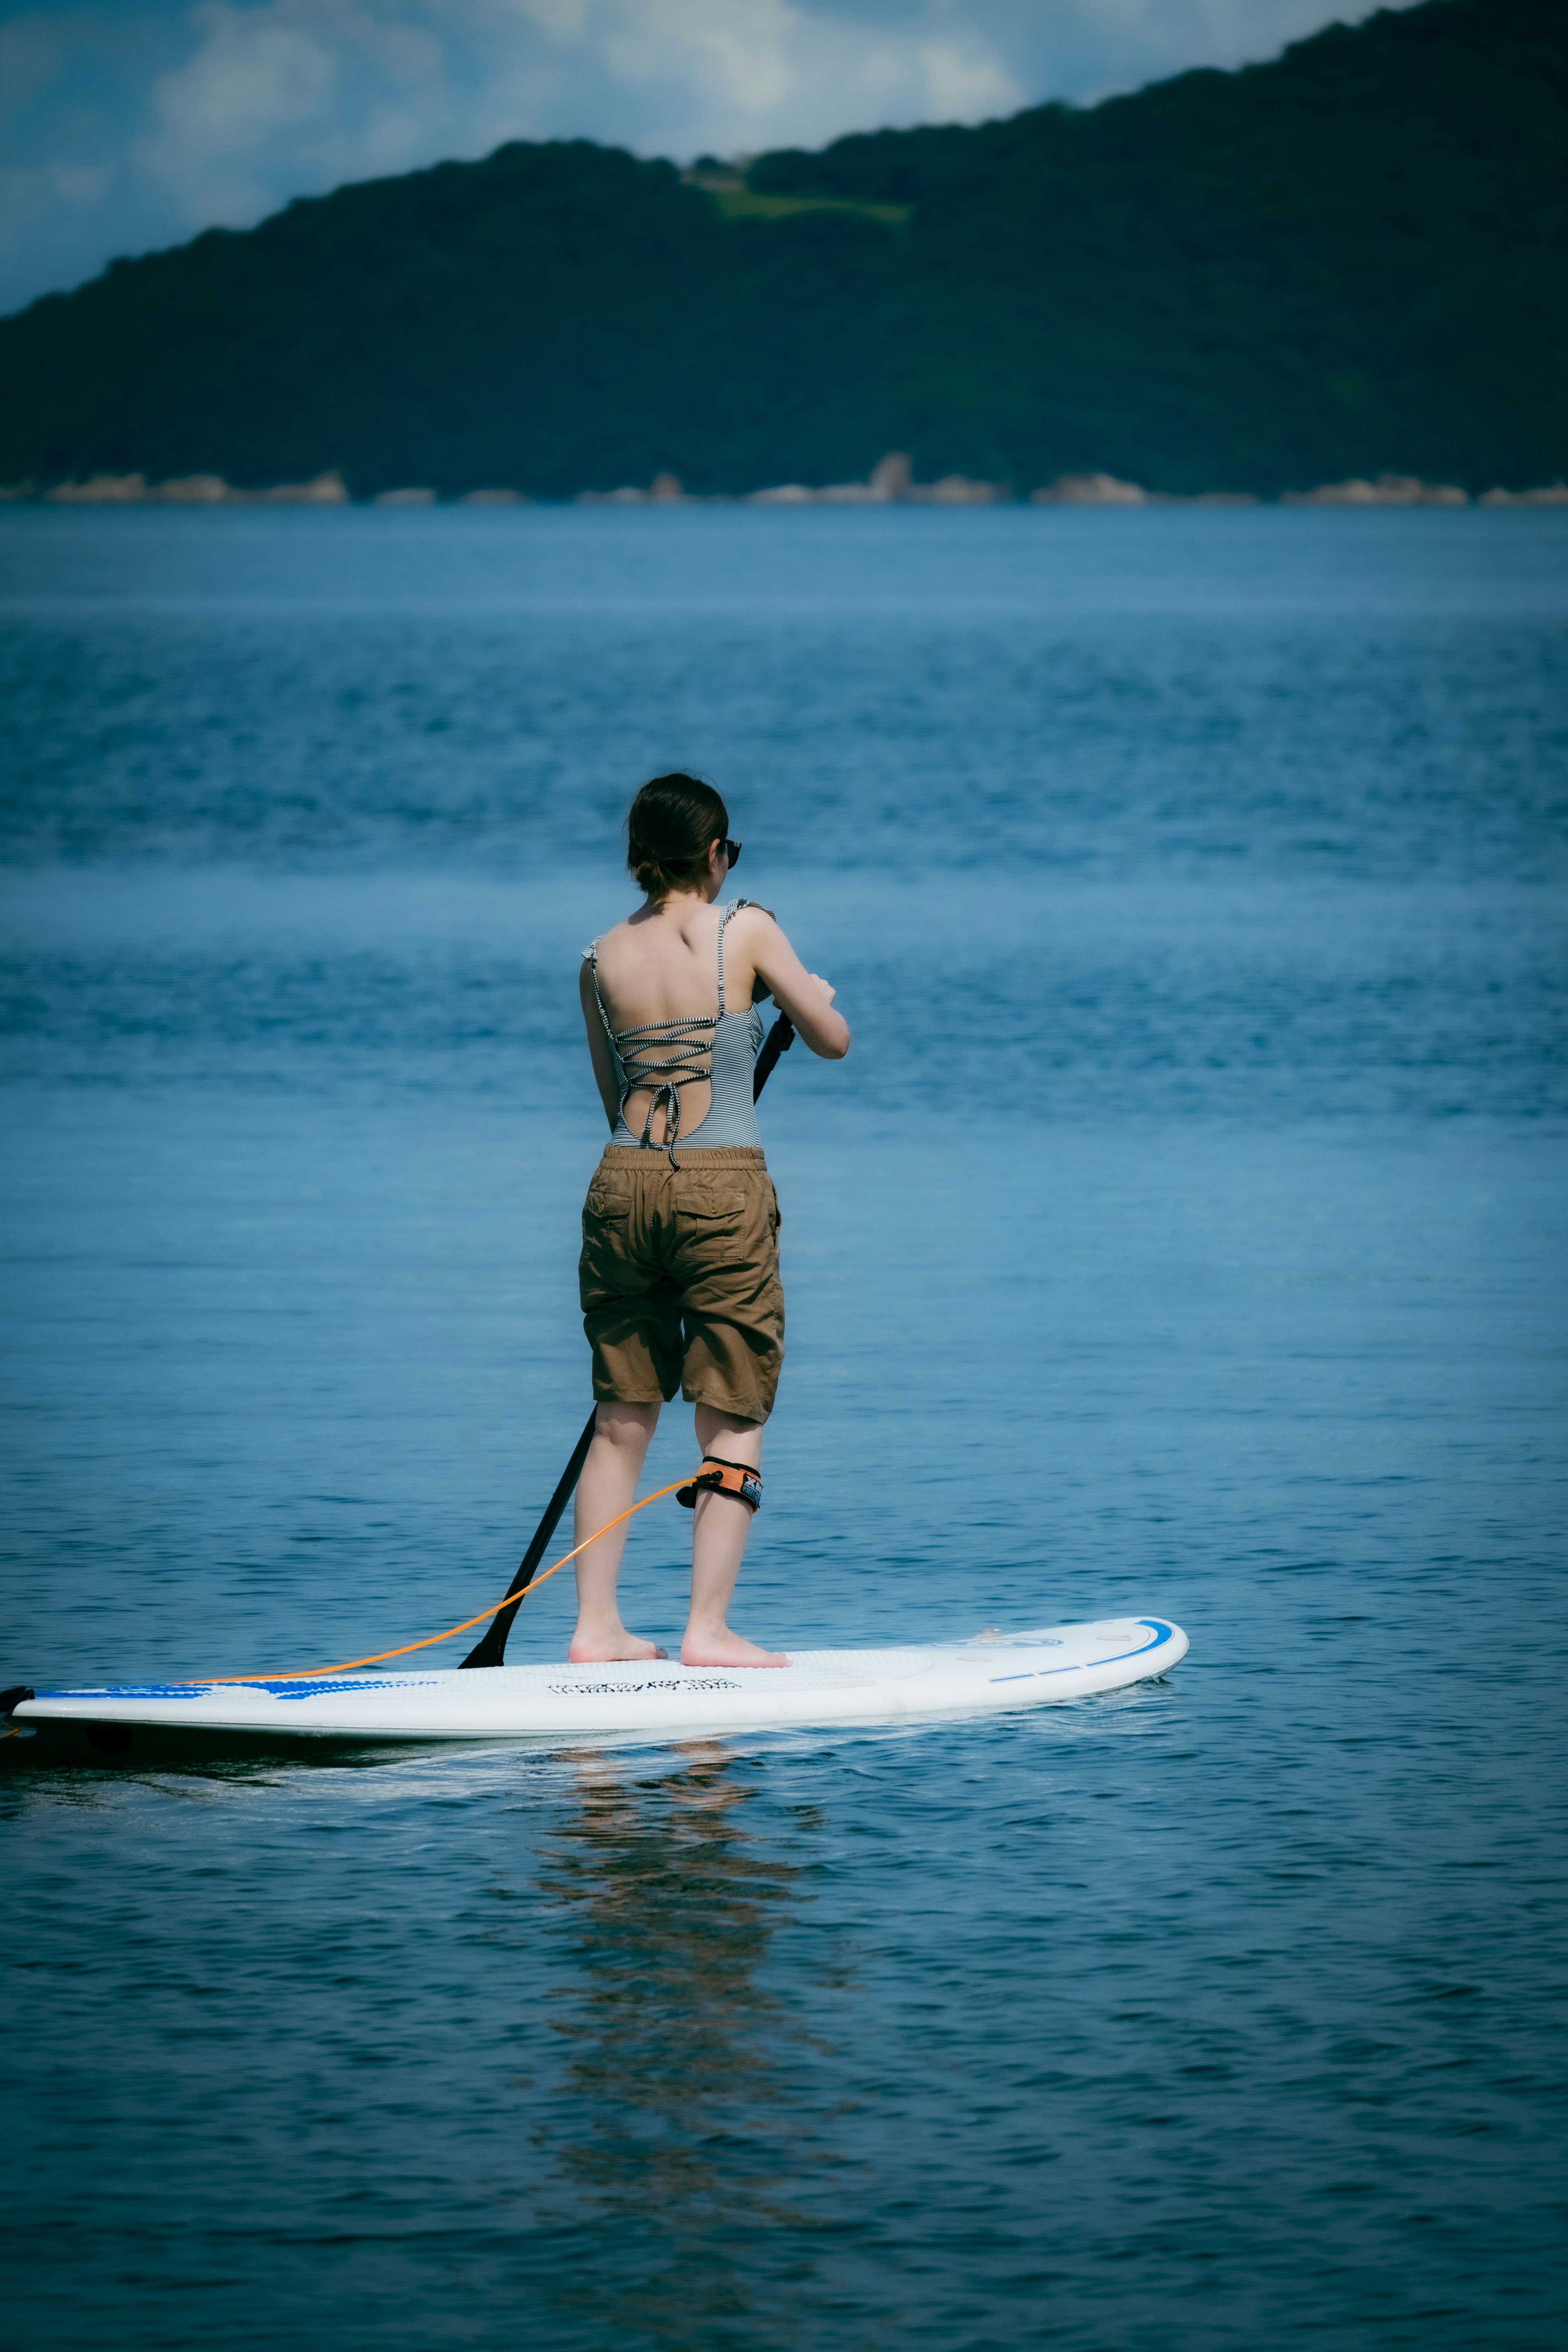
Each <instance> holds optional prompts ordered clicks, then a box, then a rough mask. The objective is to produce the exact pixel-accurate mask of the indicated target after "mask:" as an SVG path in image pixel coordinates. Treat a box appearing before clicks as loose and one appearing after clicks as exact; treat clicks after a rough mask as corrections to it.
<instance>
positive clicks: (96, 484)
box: [44, 474, 147, 507]
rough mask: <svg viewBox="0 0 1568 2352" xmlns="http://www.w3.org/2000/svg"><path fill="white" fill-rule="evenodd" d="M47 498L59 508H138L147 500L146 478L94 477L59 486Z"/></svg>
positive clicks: (102, 475) (47, 493)
mask: <svg viewBox="0 0 1568 2352" xmlns="http://www.w3.org/2000/svg"><path fill="white" fill-rule="evenodd" d="M44 495H45V497H46V498H47V499H48V501H49V504H50V505H51V506H57V507H135V506H140V505H141V504H142V501H143V500H144V499H145V498H146V496H147V477H146V475H145V474H93V475H92V476H90V477H89V479H88V480H87V481H85V482H57V483H56V484H55V487H54V488H53V489H52V490H46V491H45V493H44Z"/></svg>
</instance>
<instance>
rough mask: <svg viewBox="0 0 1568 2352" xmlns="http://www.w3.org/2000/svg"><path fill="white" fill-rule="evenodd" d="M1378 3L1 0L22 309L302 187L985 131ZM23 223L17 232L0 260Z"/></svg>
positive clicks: (7, 189) (268, 206)
mask: <svg viewBox="0 0 1568 2352" xmlns="http://www.w3.org/2000/svg"><path fill="white" fill-rule="evenodd" d="M1369 5H1371V0H1342V5H1341V6H1340V7H1339V8H1338V9H1335V8H1334V7H1333V0H198V5H194V6H193V5H190V0H140V13H137V8H136V0H132V8H131V10H130V12H129V13H128V11H127V7H126V5H125V0H113V5H110V0H79V5H74V6H72V7H69V8H68V9H65V10H63V11H58V12H56V11H53V10H45V11H40V10H39V9H38V8H37V5H34V6H33V7H32V8H31V9H30V10H28V11H26V12H22V11H16V10H15V9H9V13H8V0H0V80H3V81H4V83H5V95H4V96H3V97H0V114H7V113H8V115H9V119H10V129H9V131H8V140H9V143H10V146H11V149H12V153H11V155H10V157H9V158H8V168H7V170H6V172H5V174H4V175H3V176H0V205H5V206H6V207H7V208H8V213H9V219H10V231H9V239H10V244H11V247H12V252H13V258H12V262H11V265H10V266H9V267H8V268H7V269H5V271H4V272H0V301H4V300H5V299H6V298H7V296H9V298H10V299H13V300H15V299H21V298H22V296H24V295H25V294H26V293H29V292H31V291H33V290H35V289H37V288H40V287H43V286H47V285H51V284H54V285H58V284H61V283H64V282H68V280H69V279H70V278H72V277H73V276H81V275H83V274H85V273H86V271H87V270H88V269H89V268H94V267H97V266H99V265H100V263H101V261H102V260H103V259H104V258H106V257H107V256H108V255H109V254H110V253H111V252H115V251H121V250H125V249H127V248H128V247H135V246H136V245H140V246H142V247H146V246H149V245H153V244H156V243H172V242H174V241H175V240H176V239H178V238H180V237H184V236H189V235H190V234H191V233H192V231H193V230H195V229H196V228H199V227H203V226H207V225H209V224H212V223H216V222H221V223H224V224H226V225H227V226H245V225H247V224H248V223H249V222H252V221H254V220H257V219H258V218H260V217H261V215H263V214H265V213H267V212H269V211H271V210H273V209H274V208H275V207H276V206H278V205H280V204H283V203H285V202H287V200H288V199H289V197H290V196H293V195H299V194H315V193H319V192H321V191H322V190H324V189H327V188H330V187H332V186H335V185H338V184H341V183H342V182H343V181H346V180H353V179H363V178H368V177H374V176H376V175H378V174H382V173H394V172H401V171H407V170H410V169H413V168H414V167H416V166H417V165H419V164H422V163H435V162H437V161H438V160H440V159H441V158H442V157H445V156H458V157H472V156H478V155H482V154H485V153H488V152H489V150H490V149H491V148H493V147H495V146H497V145H499V144H500V142H501V141H503V140H506V139H513V138H521V139H538V138H592V139H598V140H601V141H604V142H606V143H610V144H616V145H621V146H626V147H630V148H632V149H634V150H635V151H636V152H639V153H642V154H668V155H675V156H677V157H685V156H689V155H692V154H696V153H698V152H702V151H705V150H706V151H711V152H715V153H719V154H732V153H737V152H745V151H754V150H756V149H760V148H765V147H773V146H784V145H802V146H816V145H820V144H822V143H824V142H826V141H827V140H829V139H832V138H835V137H837V136H838V135H839V134H840V133H842V132H844V131H852V130H861V129H874V128H876V127H877V126H879V125H880V124H884V123H892V124H901V123H911V122H920V121H978V120H981V119H983V118H984V117H986V116H991V115H998V114H1006V113H1010V112H1012V111H1014V110H1016V109H1017V108H1018V107H1021V106H1025V105H1028V104H1030V103H1033V102H1035V101H1037V100H1041V99H1045V98H1050V97H1068V98H1079V99H1088V98H1093V97H1097V96H1099V95H1100V94H1102V93H1103V92H1104V91H1106V90H1108V89H1128V88H1131V87H1133V86H1135V85H1136V84H1137V83H1139V82H1141V81H1144V80H1149V79H1157V78H1158V77H1159V76H1161V75H1163V74H1165V73H1169V72H1172V71H1174V70H1176V69H1178V68H1181V67H1184V66H1189V65H1197V64H1234V63H1236V62H1238V61H1239V60H1240V59H1242V58H1247V57H1259V56H1267V55H1268V54H1270V53H1271V52H1272V51H1273V50H1274V49H1275V48H1277V47H1279V45H1280V43H1281V42H1283V41H1284V40H1286V39H1290V38H1295V37H1299V36H1300V35H1301V34H1303V33H1306V32H1310V31H1311V30H1312V29H1313V28H1314V27H1315V26H1318V25H1320V24H1321V23H1323V22H1324V21H1325V20H1326V19H1327V17H1328V16H1330V15H1331V14H1338V15H1342V16H1360V15H1364V14H1365V13H1366V11H1367V7H1368V6H1369ZM6 242H7V233H6V230H5V227H4V226H0V251H4V249H5V245H6Z"/></svg>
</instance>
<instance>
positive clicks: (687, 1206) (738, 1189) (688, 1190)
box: [675, 1176, 746, 1237]
mask: <svg viewBox="0 0 1568 2352" xmlns="http://www.w3.org/2000/svg"><path fill="white" fill-rule="evenodd" d="M745 1213H746V1188H745V1186H744V1185H743V1184H735V1183H729V1184H726V1183H725V1182H724V1181H723V1179H722V1178H721V1177H711V1176H710V1177H707V1178H704V1179H703V1181H701V1182H700V1183H696V1184H682V1185H681V1186H680V1187H679V1189H678V1191H677V1192H676V1196H675V1215H676V1221H677V1223H679V1225H681V1226H683V1227H684V1228H685V1230H686V1231H687V1232H688V1233H689V1234H692V1235H693V1237H697V1236H700V1235H702V1234H713V1235H714V1236H715V1237H717V1236H718V1235H719V1234H732V1233H735V1232H736V1231H738V1229H739V1227H740V1223H741V1220H742V1217H743V1216H744V1215H745Z"/></svg>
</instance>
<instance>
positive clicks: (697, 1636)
mask: <svg viewBox="0 0 1568 2352" xmlns="http://www.w3.org/2000/svg"><path fill="white" fill-rule="evenodd" d="M680 1663H681V1664H682V1665H683V1666H787V1665H788V1664H789V1660H788V1659H787V1658H786V1657H784V1656H783V1655H782V1654H779V1653H778V1652H776V1651H773V1650H759V1649H758V1647H757V1645H756V1643H755V1642H748V1641H747V1640H746V1639H745V1636H744V1635H743V1634H741V1633H731V1631H730V1628H729V1627H728V1625H721V1626H719V1627H718V1628H717V1629H716V1630H715V1631H712V1632H709V1631H706V1630H705V1631H703V1632H702V1633H694V1632H693V1631H692V1629H691V1627H690V1626H688V1627H687V1629H686V1639H685V1641H684V1642H682V1643H681V1645H680Z"/></svg>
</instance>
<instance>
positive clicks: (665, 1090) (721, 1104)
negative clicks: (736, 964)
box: [583, 898, 763, 1168]
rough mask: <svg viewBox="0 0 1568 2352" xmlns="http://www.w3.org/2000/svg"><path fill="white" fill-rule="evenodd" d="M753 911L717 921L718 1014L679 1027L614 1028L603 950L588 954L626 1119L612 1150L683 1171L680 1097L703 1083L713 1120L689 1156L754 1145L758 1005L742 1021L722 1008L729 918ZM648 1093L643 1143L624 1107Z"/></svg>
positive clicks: (737, 906) (685, 1020)
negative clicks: (655, 1156) (651, 1156)
mask: <svg viewBox="0 0 1568 2352" xmlns="http://www.w3.org/2000/svg"><path fill="white" fill-rule="evenodd" d="M752 903H753V902H752V900H751V899H750V898H737V899H736V900H735V902H734V904H733V905H732V906H729V907H726V908H723V909H722V911H721V914H720V917H719V1010H718V1012H717V1013H690V1014H686V1015H683V1016H682V1017H681V1018H680V1019H679V1020H675V1021H645V1022H643V1023H642V1024H640V1026H638V1027H637V1028H631V1029H616V1028H613V1027H612V1026H611V1024H610V1015H609V1010H608V1007H607V1006H606V1005H605V999H604V996H603V993H602V992H601V991H600V987H599V942H598V940H592V941H591V942H590V944H589V945H588V946H587V947H585V948H584V950H583V955H584V961H585V962H586V963H587V965H588V966H589V969H590V970H591V971H592V972H593V975H594V996H595V1002H596V1003H597V1004H598V1007H599V1017H600V1019H601V1020H602V1021H603V1023H604V1024H605V1036H606V1037H607V1038H608V1039H609V1041H610V1052H611V1054H612V1055H613V1056H614V1058H615V1064H616V1077H617V1079H618V1082H619V1086H620V1099H621V1116H620V1119H619V1121H618V1123H617V1125H616V1130H615V1133H614V1134H613V1135H612V1136H611V1138H610V1141H611V1143H612V1145H619V1146H621V1147H623V1148H626V1147H629V1148H630V1149H632V1150H642V1151H668V1154H669V1163H670V1166H671V1167H672V1168H676V1167H679V1164H680V1163H679V1160H677V1159H676V1157H675V1146H676V1143H677V1140H678V1139H679V1135H680V1108H681V1106H680V1089H681V1087H686V1086H690V1085H692V1084H694V1083H696V1082H697V1081H699V1080H701V1081H706V1083H707V1084H708V1085H709V1086H710V1088H711V1093H710V1098H709V1108H708V1116H707V1118H705V1119H704V1120H703V1121H702V1123H701V1126H700V1128H698V1129H696V1130H695V1131H694V1133H693V1134H692V1135H691V1136H690V1137H689V1139H687V1142H686V1145H685V1149H686V1150H689V1151H699V1150H721V1149H723V1148H724V1147H725V1146H731V1145H735V1144H752V1145H754V1144H755V1143H756V1142H757V1140H758V1138H757V1121H756V1114H755V1112H754V1111H753V1110H752V1064H753V1063H754V1062H755V1060H756V1057H757V1048H758V1046H759V1045H761V1044H762V1041H763V1023H762V1015H761V1014H760V1013H758V1012H757V1010H756V1007H755V1006H754V1005H751V1006H748V1007H747V1009H746V1011H745V1012H744V1013H730V1012H727V1011H726V1010H725V1005H724V932H725V929H726V926H727V925H728V923H729V920H730V918H731V915H738V914H739V913H740V911H741V909H742V907H749V906H751V905H752ZM645 1088H647V1089H648V1090H649V1091H650V1093H651V1097H652V1099H651V1100H650V1101H649V1104H648V1107H647V1118H645V1119H644V1121H643V1129H642V1133H641V1135H634V1134H633V1132H632V1129H630V1127H629V1126H628V1125H627V1123H626V1103H627V1101H628V1099H629V1098H630V1097H631V1096H633V1095H635V1094H641V1093H642V1092H643V1090H644V1089H645ZM661 1108H662V1110H663V1112H664V1118H665V1128H664V1139H663V1140H662V1142H660V1141H657V1140H656V1139H655V1137H654V1132H653V1122H654V1115H655V1113H656V1112H657V1111H658V1110H659V1109H661Z"/></svg>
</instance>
